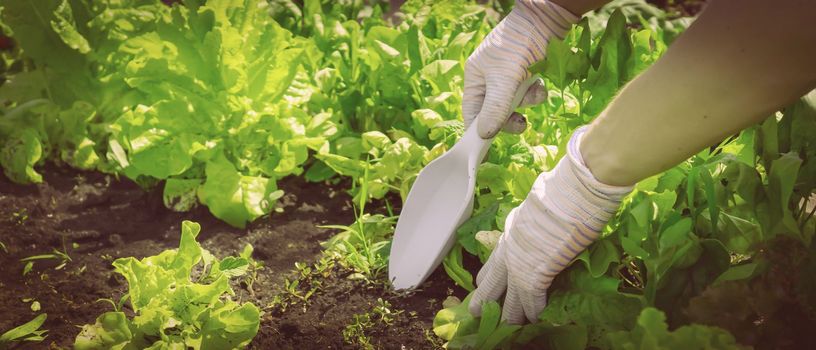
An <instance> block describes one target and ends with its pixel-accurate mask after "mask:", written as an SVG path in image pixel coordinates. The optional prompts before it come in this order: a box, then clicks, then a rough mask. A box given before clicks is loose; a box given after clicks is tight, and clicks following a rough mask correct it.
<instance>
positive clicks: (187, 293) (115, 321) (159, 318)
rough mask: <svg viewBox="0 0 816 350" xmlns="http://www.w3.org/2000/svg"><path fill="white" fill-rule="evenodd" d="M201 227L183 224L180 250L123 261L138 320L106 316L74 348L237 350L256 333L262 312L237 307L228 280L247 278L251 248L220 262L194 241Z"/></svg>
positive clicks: (121, 314)
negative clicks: (236, 349)
mask: <svg viewBox="0 0 816 350" xmlns="http://www.w3.org/2000/svg"><path fill="white" fill-rule="evenodd" d="M199 231H200V226H199V225H198V224H196V223H194V222H190V221H184V222H183V223H182V229H181V241H180V243H179V248H178V249H173V250H166V251H164V252H162V253H160V254H158V255H155V256H151V257H146V258H144V259H141V260H137V259H136V258H132V257H129V258H120V259H117V260H116V261H114V262H113V266H114V267H115V271H116V272H117V273H119V274H121V275H122V276H124V277H125V279H126V280H127V282H128V287H129V291H128V294H127V299H128V300H129V301H130V305H131V309H132V310H133V311H134V312H135V314H136V315H135V316H134V317H133V318H132V319H129V318H128V317H127V316H126V315H125V313H124V312H122V311H119V310H116V311H112V312H106V313H104V314H102V315H101V316H99V317H98V318H97V319H96V323H94V324H92V325H90V324H89V325H84V326H83V327H82V331H81V332H80V333H79V335H77V337H76V342H75V343H74V348H76V349H167V348H176V347H181V348H185V349H186V348H193V349H234V348H240V347H243V346H246V345H247V344H248V343H249V342H250V341H251V340H252V338H254V337H255V334H256V333H257V332H258V327H259V324H260V310H258V308H257V307H256V306H255V305H253V304H251V303H243V304H239V303H238V302H235V301H233V300H232V298H231V297H230V296H233V295H235V293H234V292H233V290H232V288H231V287H230V283H229V282H230V280H231V279H232V278H235V277H239V276H243V275H245V274H246V273H247V269H248V268H249V266H250V264H251V263H250V261H251V258H250V257H249V254H250V253H251V251H252V250H251V249H245V250H244V253H242V255H241V256H238V257H227V258H224V259H223V260H218V259H217V258H216V257H214V256H213V255H212V254H210V253H209V252H208V251H207V250H205V249H203V248H201V246H200V245H199V244H198V242H196V236H197V235H198V233H199Z"/></svg>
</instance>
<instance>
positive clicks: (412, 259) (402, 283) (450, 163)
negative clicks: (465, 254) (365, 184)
mask: <svg viewBox="0 0 816 350" xmlns="http://www.w3.org/2000/svg"><path fill="white" fill-rule="evenodd" d="M535 80H536V79H535V78H533V79H528V80H526V81H524V82H523V83H522V84H521V86H520V87H519V90H518V92H517V93H516V96H515V98H514V99H513V104H512V106H513V109H515V108H516V107H518V105H519V103H521V100H522V99H523V98H524V94H525V93H526V92H527V89H528V88H529V87H530V85H532V84H533V83H534V82H535ZM491 143H493V139H488V140H485V139H482V138H481V137H480V136H479V133H478V132H477V128H476V125H475V121H474V124H472V125H471V127H470V128H468V129H467V131H465V134H464V135H463V136H462V138H461V139H460V140H459V141H458V142H457V143H456V144H455V145H453V147H451V149H450V150H448V151H447V152H445V154H443V155H442V156H440V157H439V158H437V159H434V160H433V161H432V162H430V163H428V165H427V166H425V168H423V169H422V171H420V172H419V175H417V178H416V181H415V182H414V184H413V186H412V187H411V191H410V192H408V198H406V200H405V204H404V205H403V207H402V211H401V213H400V217H399V221H397V228H396V231H395V232H394V240H393V241H392V243H391V255H390V257H389V263H388V279H389V280H391V283H392V285H393V286H394V289H397V290H401V289H412V288H415V287H417V286H418V285H420V284H421V283H422V282H423V281H425V279H426V278H428V276H430V274H431V273H432V272H433V271H434V269H436V267H437V266H439V264H440V263H441V262H442V260H443V259H444V258H445V256H446V255H447V254H448V251H450V249H451V248H452V247H453V243H454V242H456V229H457V228H458V227H459V226H460V225H462V223H464V222H465V221H466V220H467V219H468V218H470V215H471V214H472V213H473V191H474V188H475V186H476V169H477V168H478V167H479V164H480V163H481V162H482V159H484V156H485V154H487V151H488V149H490V144H491Z"/></svg>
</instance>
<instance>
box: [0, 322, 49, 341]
mask: <svg viewBox="0 0 816 350" xmlns="http://www.w3.org/2000/svg"><path fill="white" fill-rule="evenodd" d="M46 318H48V315H47V314H40V315H37V317H34V319H33V320H31V321H28V322H26V323H24V324H22V325H20V326H17V327H14V328H12V329H10V330H8V331H7V332H5V333H3V334H0V349H2V350H5V349H8V348H10V347H11V346H12V345H14V344H15V343H17V342H26V341H30V342H40V341H43V339H45V337H47V335H45V333H47V332H48V331H47V330H43V329H40V327H41V326H42V324H43V323H45V319H46Z"/></svg>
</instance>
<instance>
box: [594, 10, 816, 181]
mask: <svg viewBox="0 0 816 350" xmlns="http://www.w3.org/2000/svg"><path fill="white" fill-rule="evenodd" d="M813 23H816V2H812V1H807V0H798V1H797V0H785V1H778V2H769V1H759V0H743V1H733V0H720V1H713V2H712V3H711V4H709V6H708V8H707V9H706V10H705V11H704V12H703V13H702V14H701V15H700V17H699V18H698V19H697V20H696V21H695V23H694V24H693V25H692V26H691V27H690V28H689V29H688V31H687V32H686V33H684V34H683V35H682V36H681V37H680V38H678V39H677V40H676V41H675V43H674V44H673V45H672V46H671V48H670V49H669V50H668V51H667V52H666V54H665V55H664V56H663V57H662V58H661V59H660V60H658V62H656V63H655V64H654V65H653V66H652V67H650V68H649V69H647V70H646V71H644V72H643V74H641V75H640V76H638V77H637V78H635V79H634V80H633V81H632V82H630V83H629V84H628V85H627V86H626V87H625V88H624V89H623V90H622V91H621V93H620V94H619V95H618V96H617V97H616V98H615V99H614V100H613V102H612V103H611V104H610V105H609V107H607V109H606V110H605V111H604V112H603V113H602V115H601V116H600V117H599V118H598V119H597V120H596V121H595V122H593V124H592V125H591V126H590V130H589V131H588V132H587V134H586V136H585V137H584V139H583V142H582V144H581V151H582V153H583V155H584V159H585V161H586V163H587V166H588V167H589V168H590V169H591V171H592V173H593V174H594V175H595V176H596V177H597V178H598V180H600V181H601V182H604V183H607V184H610V185H630V184H633V183H635V182H637V181H639V180H642V179H644V178H646V177H648V176H651V175H654V174H656V173H659V172H661V171H664V170H666V169H668V168H670V167H672V166H674V165H675V164H677V163H679V162H681V161H683V160H684V159H687V158H688V157H689V156H691V155H693V154H695V153H696V152H699V150H701V149H702V148H704V147H706V146H709V145H711V144H714V143H716V142H717V141H719V140H722V139H723V138H724V137H726V136H727V135H729V134H732V133H734V132H737V131H739V130H741V129H743V128H745V127H747V126H750V125H751V124H754V123H756V122H758V121H761V120H762V119H763V118H765V117H767V116H768V115H769V114H770V113H772V112H773V111H775V110H777V109H779V108H780V107H782V106H784V105H786V104H788V103H790V102H792V101H793V100H795V99H796V98H797V97H799V96H801V95H803V94H804V93H806V92H807V91H808V90H810V89H812V88H814V87H815V86H816V27H814V26H813Z"/></svg>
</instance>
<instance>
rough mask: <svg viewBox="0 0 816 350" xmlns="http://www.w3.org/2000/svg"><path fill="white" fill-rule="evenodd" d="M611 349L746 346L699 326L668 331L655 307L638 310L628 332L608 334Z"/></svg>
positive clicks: (720, 331)
mask: <svg viewBox="0 0 816 350" xmlns="http://www.w3.org/2000/svg"><path fill="white" fill-rule="evenodd" d="M609 339H610V342H611V344H612V349H616V350H617V349H620V350H635V349H656V350H657V349H690V350H691V349H723V350H725V349H734V350H737V349H750V348H749V347H746V346H741V345H739V344H737V343H736V341H735V340H734V337H733V336H732V335H730V334H728V332H726V331H724V330H722V329H718V328H714V327H706V326H700V325H690V326H683V327H680V328H678V329H676V330H674V331H671V332H670V331H669V327H668V325H667V324H666V315H664V314H663V313H662V312H660V310H657V309H655V308H645V309H643V311H642V312H641V313H640V316H639V317H638V320H637V326H635V328H634V329H633V330H632V331H622V332H615V333H612V334H610V335H609Z"/></svg>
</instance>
